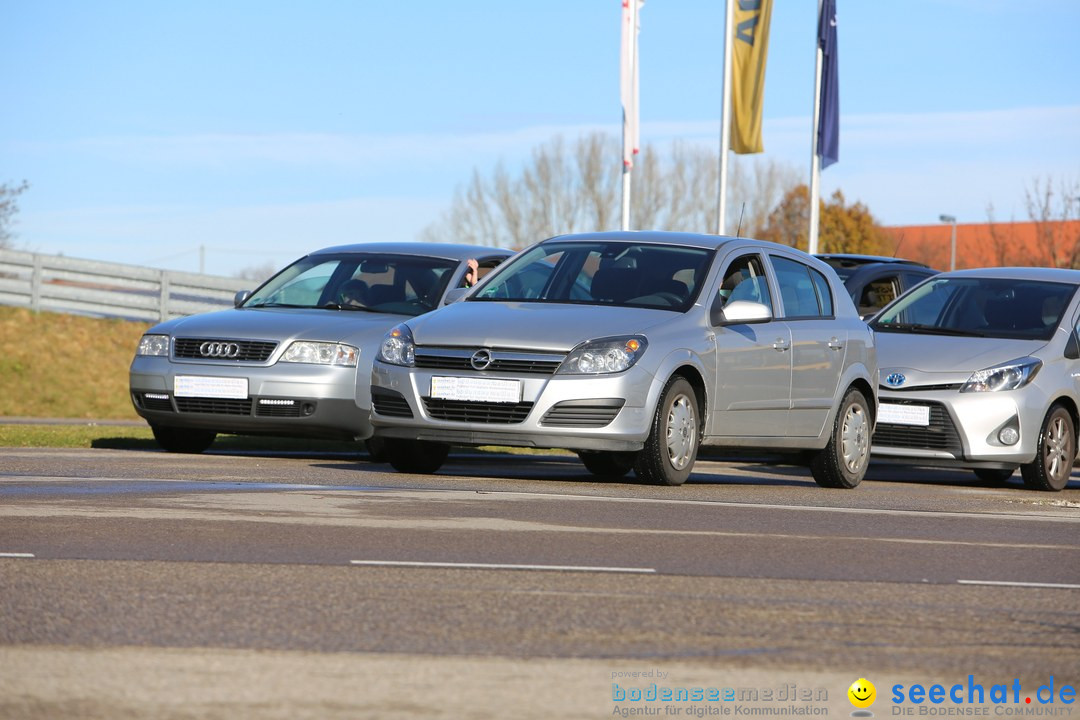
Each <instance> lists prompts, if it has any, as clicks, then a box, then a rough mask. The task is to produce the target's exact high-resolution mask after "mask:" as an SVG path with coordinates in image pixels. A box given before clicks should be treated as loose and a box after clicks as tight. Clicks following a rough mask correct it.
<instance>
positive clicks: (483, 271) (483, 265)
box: [458, 257, 506, 287]
mask: <svg viewBox="0 0 1080 720" xmlns="http://www.w3.org/2000/svg"><path fill="white" fill-rule="evenodd" d="M505 259H506V258H504V257H493V258H481V259H479V260H477V262H476V283H479V282H480V281H481V280H483V279H484V277H485V276H486V275H487V274H488V273H489V272H491V271H492V270H494V269H495V268H497V267H499V265H500V264H501V263H502V261H503V260H505ZM458 287H471V286H470V285H469V273H468V272H466V273H465V274H464V275H462V276H461V280H460V281H459V282H458Z"/></svg>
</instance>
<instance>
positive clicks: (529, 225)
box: [421, 133, 796, 248]
mask: <svg viewBox="0 0 1080 720" xmlns="http://www.w3.org/2000/svg"><path fill="white" fill-rule="evenodd" d="M717 152H718V151H716V150H711V151H710V150H708V149H706V148H703V147H701V146H699V145H694V144H690V143H680V142H676V143H673V144H672V145H671V146H670V148H669V149H668V150H667V151H666V152H661V151H659V150H657V149H656V148H655V147H653V146H645V147H644V148H643V150H642V152H641V154H640V156H639V159H638V162H637V163H636V165H635V167H634V172H633V176H632V182H631V192H632V197H631V226H632V227H634V228H641V229H649V230H675V231H690V232H704V233H712V232H716V220H717V188H718V170H717V168H718V166H719V162H718V154H717ZM618 157H619V143H618V141H617V140H616V139H615V138H614V137H612V136H610V135H606V134H603V133H593V134H591V135H586V136H583V137H581V138H579V139H578V140H577V141H575V142H572V143H568V142H566V141H565V140H564V139H563V138H561V137H556V138H554V139H553V140H551V141H549V142H547V143H544V144H542V145H540V146H538V147H537V148H535V149H534V150H533V152H532V155H531V158H530V160H529V162H527V163H526V164H525V165H524V166H523V168H522V169H521V170H520V172H518V173H516V174H515V173H511V172H510V171H509V170H507V168H506V166H505V165H503V164H502V163H500V164H498V165H497V166H496V167H495V169H494V170H493V172H492V173H491V175H490V176H488V177H485V176H484V175H482V174H481V173H480V171H479V170H474V171H473V174H472V178H471V179H470V181H469V182H468V183H467V184H466V185H465V186H464V187H463V188H459V189H458V190H457V191H456V192H455V194H454V199H453V202H452V204H451V207H450V208H449V209H448V210H447V211H446V213H445V214H444V215H443V217H442V218H440V219H439V221H438V222H436V223H434V224H432V225H431V226H429V227H428V228H426V229H425V230H424V231H423V233H422V235H421V238H422V239H424V240H429V241H436V242H466V243H478V244H482V245H500V246H503V247H510V248H521V247H524V246H526V245H529V244H532V243H534V242H536V241H538V240H542V239H544V238H547V237H551V236H552V235H559V234H563V233H573V232H586V231H597V230H615V229H617V228H618V226H619V220H620V213H619V208H620V202H621V197H620V193H621V180H622V178H621V173H622V169H621V167H620V166H619V164H618V162H613V159H615V160H617V159H618ZM795 177H796V173H795V171H794V170H791V169H788V168H784V167H782V166H779V165H777V164H776V163H772V162H762V161H759V162H756V163H754V164H752V165H749V164H744V163H739V162H736V163H733V166H732V171H731V173H730V175H729V194H728V198H729V207H732V208H733V212H731V213H729V216H730V217H729V218H728V227H727V230H728V232H730V233H735V232H736V230H737V229H738V226H739V221H740V219H741V222H742V224H741V234H742V235H751V236H752V235H755V234H757V233H758V232H760V230H761V229H763V228H764V227H765V224H766V221H767V219H768V217H769V213H770V212H771V210H772V208H773V207H774V206H775V205H776V203H778V202H779V201H780V199H781V198H782V197H783V195H784V192H785V191H786V190H787V189H788V188H789V187H791V186H793V185H794V184H795Z"/></svg>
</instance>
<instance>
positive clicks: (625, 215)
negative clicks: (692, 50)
mask: <svg viewBox="0 0 1080 720" xmlns="http://www.w3.org/2000/svg"><path fill="white" fill-rule="evenodd" d="M624 6H625V7H627V8H628V9H629V10H630V30H629V32H630V36H629V45H630V67H629V68H624V70H623V71H624V72H626V71H627V70H629V74H630V88H631V90H630V95H631V98H632V99H631V102H630V103H629V104H630V105H631V107H627V103H626V98H624V103H623V174H622V221H621V223H620V227H621V228H622V229H623V230H629V229H630V173H631V171H632V170H633V155H632V154H631V156H630V158H629V162H628V161H627V157H626V148H627V146H628V142H629V143H635V142H636V137H635V138H627V137H626V134H627V133H628V132H631V131H632V128H635V129H636V128H637V125H638V122H639V121H640V118H638V117H637V113H638V97H637V95H638V67H637V64H638V2H637V0H629V4H627V3H625V2H624ZM627 113H631V114H632V115H633V117H631V118H628V117H627ZM631 124H632V125H631ZM633 132H634V134H636V130H634V131H633ZM636 151H637V148H636V147H633V148H632V152H636Z"/></svg>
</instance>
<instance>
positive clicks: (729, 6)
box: [716, 0, 735, 235]
mask: <svg viewBox="0 0 1080 720" xmlns="http://www.w3.org/2000/svg"><path fill="white" fill-rule="evenodd" d="M734 19H735V0H727V2H726V3H725V6H724V63H723V67H724V69H723V76H724V77H723V82H724V90H723V92H722V93H721V98H722V99H721V101H720V189H719V191H718V195H719V197H718V198H717V202H716V234H717V235H723V234H724V229H725V227H726V222H727V179H728V155H729V154H730V153H729V151H730V149H731V53H732V39H731V35H732V32H731V30H732V25H733V24H734Z"/></svg>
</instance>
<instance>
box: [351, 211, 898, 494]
mask: <svg viewBox="0 0 1080 720" xmlns="http://www.w3.org/2000/svg"><path fill="white" fill-rule="evenodd" d="M876 386H877V362H876V358H875V349H874V338H873V334H872V333H871V332H870V330H869V328H867V326H866V324H865V323H863V322H862V321H860V320H859V316H858V314H857V313H856V311H855V306H854V304H853V303H852V301H851V298H850V296H849V295H848V293H847V292H846V291H845V289H844V286H843V285H842V284H841V283H840V280H839V278H838V277H837V276H836V274H835V273H834V272H832V270H831V269H830V268H829V267H828V266H827V265H826V264H825V263H823V262H821V261H820V260H817V259H815V258H813V257H811V256H809V255H806V254H805V253H802V252H799V251H798V250H794V249H792V248H790V247H787V246H782V245H777V244H773V243H766V242H760V241H755V240H748V239H741V238H729V237H718V236H712V235H693V234H684V233H661V232H629V233H627V232H623V233H595V234H584V235H565V236H560V237H555V238H551V239H549V240H545V241H543V242H541V243H538V244H536V245H534V246H532V247H531V248H528V249H526V250H524V251H522V252H521V253H519V254H518V255H517V256H515V257H514V258H513V259H511V260H509V261H507V262H506V263H505V264H504V265H502V266H501V267H499V268H498V269H497V270H496V271H494V272H493V273H491V274H490V275H489V276H488V277H487V278H486V279H485V280H484V281H483V282H481V283H480V285H479V286H477V287H476V288H474V289H473V290H472V291H471V292H469V293H468V295H467V297H465V299H464V300H463V301H462V302H457V303H454V304H451V305H447V306H446V307H444V308H441V309H439V310H437V311H436V312H433V313H430V314H428V315H425V316H421V317H417V318H414V319H412V320H408V321H406V322H403V323H401V324H399V325H397V326H396V327H395V328H393V329H392V330H391V331H390V332H389V333H387V335H386V338H385V339H384V340H383V342H382V345H381V347H380V348H379V351H378V356H377V357H376V359H375V363H374V366H373V368H372V375H371V398H372V411H373V412H372V422H373V424H374V425H375V428H376V437H377V438H382V439H384V440H385V442H386V449H387V455H388V459H389V460H390V462H391V464H392V465H393V466H394V467H395V468H397V469H398V470H401V471H405V472H434V471H435V470H437V469H438V468H439V467H440V466H441V465H442V463H443V462H444V460H445V459H446V455H447V449H448V447H449V445H451V444H459V445H489V444H492V445H508V446H520V447H545V448H566V449H570V450H573V451H576V452H577V453H578V455H579V456H580V458H581V460H582V461H583V463H584V464H585V467H586V468H587V469H588V470H589V471H590V472H592V473H594V474H597V475H606V476H613V477H619V476H622V475H625V474H626V473H628V472H629V471H630V470H631V469H633V470H634V472H635V473H636V474H637V476H638V477H639V478H641V479H643V480H644V481H646V482H652V483H656V484H664V485H679V484H681V483H683V482H684V481H685V480H686V479H687V477H688V476H689V475H690V472H691V470H692V469H693V466H694V462H695V459H696V457H697V453H698V448H699V447H700V446H701V445H702V444H708V445H720V446H727V447H738V448H772V449H783V450H799V451H804V452H801V453H799V456H800V457H801V458H806V459H808V461H809V465H810V468H811V470H812V474H813V477H814V479H815V480H816V481H817V482H818V483H819V484H821V485H824V486H827V487H854V486H856V485H857V484H858V483H859V482H860V481H861V480H862V477H863V475H864V473H865V471H866V464H867V461H868V458H869V440H870V435H871V432H872V428H873V422H874V413H875V411H876V391H875V388H876Z"/></svg>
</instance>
